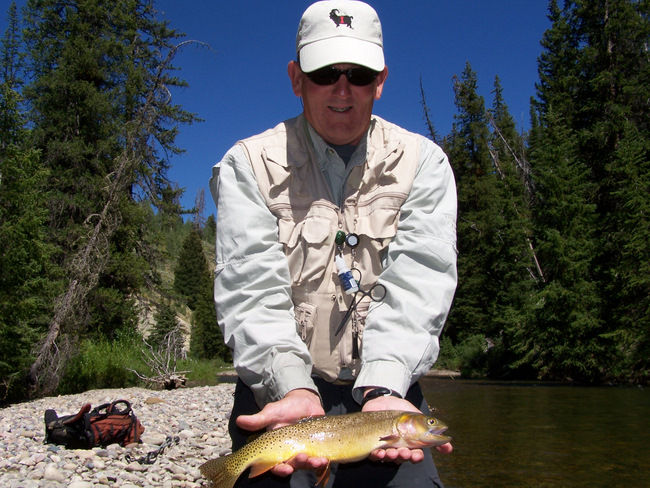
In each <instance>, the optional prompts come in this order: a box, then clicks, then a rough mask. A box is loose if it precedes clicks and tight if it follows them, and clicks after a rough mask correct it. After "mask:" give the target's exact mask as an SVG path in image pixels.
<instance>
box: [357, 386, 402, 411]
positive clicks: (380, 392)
mask: <svg viewBox="0 0 650 488" xmlns="http://www.w3.org/2000/svg"><path fill="white" fill-rule="evenodd" d="M383 396H394V397H397V398H402V395H400V394H399V393H397V392H396V391H393V390H391V389H390V388H384V387H383V386H380V387H378V388H373V389H372V390H370V391H369V392H368V393H366V395H365V396H364V397H363V400H362V401H361V406H362V407H363V406H364V405H365V404H366V403H368V402H369V401H370V400H372V399H373V398H379V397H383Z"/></svg>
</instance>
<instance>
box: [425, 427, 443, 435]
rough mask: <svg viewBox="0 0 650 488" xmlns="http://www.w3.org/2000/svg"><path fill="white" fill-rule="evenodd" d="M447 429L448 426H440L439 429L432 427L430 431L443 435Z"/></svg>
mask: <svg viewBox="0 0 650 488" xmlns="http://www.w3.org/2000/svg"><path fill="white" fill-rule="evenodd" d="M446 430H447V427H440V428H438V429H431V430H430V431H429V433H430V434H431V435H442V434H443V433H444V432H445V431H446Z"/></svg>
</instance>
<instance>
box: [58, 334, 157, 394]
mask: <svg viewBox="0 0 650 488" xmlns="http://www.w3.org/2000/svg"><path fill="white" fill-rule="evenodd" d="M141 350H142V341H141V340H140V338H139V337H137V338H136V337H133V336H131V335H129V336H122V337H119V338H118V339H116V340H114V341H108V340H105V339H103V340H100V341H98V342H91V341H84V342H83V344H82V345H81V348H80V351H79V353H78V354H77V355H76V356H74V357H73V358H72V359H71V360H70V362H69V363H68V365H67V367H66V370H65V373H64V374H63V378H62V379H61V383H60V385H59V388H58V390H57V393H59V394H71V393H81V392H84V391H87V390H92V389H97V388H128V387H132V386H140V385H141V384H142V382H141V380H139V379H138V377H137V376H136V375H135V374H134V373H133V372H132V371H129V370H130V369H134V370H136V371H138V372H140V373H142V374H145V375H147V374H150V370H149V368H148V367H147V366H146V364H145V363H144V361H143V359H142V352H141Z"/></svg>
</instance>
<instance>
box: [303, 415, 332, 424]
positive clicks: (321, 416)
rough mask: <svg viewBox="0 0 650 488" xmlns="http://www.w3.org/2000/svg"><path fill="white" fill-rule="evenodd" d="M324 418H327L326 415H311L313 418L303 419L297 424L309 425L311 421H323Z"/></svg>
mask: <svg viewBox="0 0 650 488" xmlns="http://www.w3.org/2000/svg"><path fill="white" fill-rule="evenodd" d="M323 417H325V415H311V416H309V417H303V418H301V419H300V420H298V422H296V423H297V424H304V423H307V422H311V421H313V420H318V419H322V418H323Z"/></svg>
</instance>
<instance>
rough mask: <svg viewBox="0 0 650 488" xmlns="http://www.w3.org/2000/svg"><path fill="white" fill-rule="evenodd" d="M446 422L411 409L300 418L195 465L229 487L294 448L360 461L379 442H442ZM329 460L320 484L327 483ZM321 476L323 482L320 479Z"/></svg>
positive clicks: (413, 444) (422, 445)
mask: <svg viewBox="0 0 650 488" xmlns="http://www.w3.org/2000/svg"><path fill="white" fill-rule="evenodd" d="M445 430H447V426H446V425H445V424H443V423H442V422H440V421H439V420H438V419H436V418H434V417H430V416H428V415H423V414H421V413H414V412H402V411H383V412H358V413H350V414H346V415H332V416H322V417H313V418H307V419H303V420H301V421H300V422H298V423H296V424H292V425H287V426H286V427H281V428H279V429H275V430H270V431H267V432H265V433H263V434H262V435H260V436H259V437H257V438H256V439H255V440H253V441H251V442H250V443H248V444H246V445H245V446H244V447H242V448H241V449H239V450H238V451H236V452H234V453H232V454H230V455H228V456H224V457H220V458H217V459H213V460H211V461H208V462H206V463H205V464H203V465H202V466H201V467H200V468H199V469H200V470H201V474H203V476H205V477H206V478H209V479H211V480H212V482H213V483H214V487H215V488H232V487H233V486H234V485H235V482H236V481H237V479H238V478H239V476H240V475H241V474H242V473H243V472H244V471H245V470H246V468H248V467H250V468H251V471H250V475H249V476H250V477H251V478H252V477H254V476H258V475H260V474H262V473H264V472H266V471H268V470H270V469H271V468H273V467H274V466H276V465H277V464H280V463H283V462H285V461H288V460H289V459H291V458H292V457H294V456H295V455H296V454H299V453H305V454H308V455H309V456H311V457H321V456H322V457H326V458H327V459H328V460H329V461H330V462H336V463H351V462H354V461H360V460H362V459H364V458H366V457H368V455H369V454H370V453H371V452H372V451H374V450H375V449H380V448H389V447H395V448H399V447H408V448H411V449H418V448H425V447H433V446H438V445H441V444H445V443H447V442H449V441H450V440H451V437H447V436H444V435H442V433H443V432H444V431H445ZM328 478H329V465H328V467H327V469H326V470H325V472H324V473H323V474H322V476H321V478H320V480H319V485H321V483H322V484H323V485H324V484H325V483H327V479H328ZM323 481H324V482H323Z"/></svg>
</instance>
